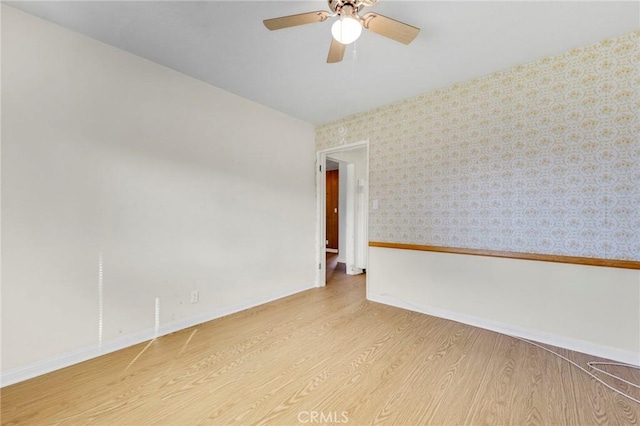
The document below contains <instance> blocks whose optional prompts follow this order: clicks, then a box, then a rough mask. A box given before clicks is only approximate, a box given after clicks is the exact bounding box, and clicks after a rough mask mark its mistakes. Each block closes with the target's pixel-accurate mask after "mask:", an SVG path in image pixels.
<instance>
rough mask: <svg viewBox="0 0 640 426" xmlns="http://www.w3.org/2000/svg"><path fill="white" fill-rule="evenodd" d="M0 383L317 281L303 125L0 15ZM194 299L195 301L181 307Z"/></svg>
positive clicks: (308, 146)
mask: <svg viewBox="0 0 640 426" xmlns="http://www.w3.org/2000/svg"><path fill="white" fill-rule="evenodd" d="M2 107H3V108H2V125H3V126H2V151H3V155H2V183H3V187H2V189H3V191H2V231H3V233H2V248H3V253H2V255H3V258H2V266H3V269H2V343H3V347H2V373H3V384H5V385H6V384H7V383H9V382H11V381H16V380H20V379H24V378H26V377H27V376H29V375H35V374H39V373H42V372H44V371H47V370H50V369H53V368H58V367H60V366H62V365H64V364H68V363H71V362H76V361H78V360H80V359H82V358H83V357H84V358H86V357H88V356H93V355H97V354H98V353H99V352H100V350H97V349H96V348H97V347H98V346H97V345H98V343H99V338H100V335H99V327H98V320H99V313H100V311H99V304H98V303H99V302H98V300H99V292H98V261H99V256H100V254H102V259H103V268H104V273H103V288H104V291H103V330H102V351H104V350H112V349H116V348H118V347H121V346H123V345H125V344H131V343H136V342H137V341H140V340H144V339H147V338H149V337H151V335H152V334H153V330H154V327H155V322H154V315H155V310H154V309H155V300H156V297H158V298H159V299H160V307H161V308H160V317H159V319H160V332H161V333H162V332H167V331H171V330H173V329H176V328H180V327H183V326H185V325H189V324H192V323H197V322H198V321H203V320H205V319H208V318H213V317H216V316H218V315H220V314H222V313H227V312H232V311H234V310H238V309H241V308H244V307H247V306H251V305H255V304H259V303H262V302H265V301H267V300H270V299H273V298H277V297H281V296H283V295H286V294H290V293H292V292H296V291H300V290H301V289H305V288H309V287H312V286H313V285H314V273H315V262H314V253H315V247H314V241H315V216H314V215H315V193H314V168H313V163H314V158H315V157H314V129H313V126H312V125H310V124H308V123H304V122H301V121H299V120H296V119H293V118H291V117H288V116H285V115H283V114H281V113H279V112H276V111H273V110H270V109H268V108H266V107H263V106H261V105H258V104H255V103H252V102H250V101H248V100H245V99H242V98H239V97H238V96H235V95H232V94H230V93H228V92H225V91H223V90H220V89H218V88H215V87H212V86H209V85H207V84H204V83H202V82H200V81H197V80H194V79H192V78H189V77H186V76H184V75H182V74H179V73H177V72H174V71H172V70H169V69H167V68H164V67H161V66H159V65H156V64H154V63H151V62H149V61H146V60H143V59H141V58H138V57H135V56H133V55H130V54H127V53H125V52H122V51H120V50H117V49H115V48H112V47H110V46H107V45H104V44H101V43H99V42H96V41H94V40H91V39H88V38H86V37H84V36H81V35H79V34H76V33H73V32H71V31H68V30H66V29H63V28H61V27H58V26H56V25H53V24H51V23H48V22H45V21H43V20H40V19H38V18H35V17H33V16H30V15H27V14H24V13H22V12H19V11H17V10H15V9H12V8H10V7H6V6H2ZM192 289H198V290H199V292H200V302H199V303H197V304H191V303H189V297H190V293H191V290H192Z"/></svg>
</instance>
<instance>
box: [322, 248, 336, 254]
mask: <svg viewBox="0 0 640 426" xmlns="http://www.w3.org/2000/svg"><path fill="white" fill-rule="evenodd" d="M325 251H326V252H327V253H338V249H332V248H328V249H325Z"/></svg>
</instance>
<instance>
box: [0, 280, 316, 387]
mask: <svg viewBox="0 0 640 426" xmlns="http://www.w3.org/2000/svg"><path fill="white" fill-rule="evenodd" d="M313 287H314V285H313V284H312V283H307V284H303V285H300V286H296V287H289V288H288V289H285V290H284V291H281V292H277V293H275V292H274V293H272V294H269V295H267V296H264V297H261V298H255V299H252V300H249V301H246V302H243V303H238V304H236V305H231V306H226V307H224V308H219V309H215V310H213V311H211V312H207V313H204V314H200V315H195V316H192V317H189V318H184V319H181V320H178V321H176V322H172V323H169V324H164V325H161V326H160V327H159V329H158V337H161V336H164V335H166V334H169V333H175V332H176V331H180V330H184V329H185V328H189V327H193V326H195V325H198V324H202V323H205V322H207V321H211V320H214V319H216V318H220V317H223V316H226V315H231V314H234V313H237V312H240V311H244V310H246V309H250V308H253V307H256V306H259V305H263V304H265V303H269V302H272V301H274V300H277V299H282V298H283V297H287V296H291V295H293V294H296V293H300V292H302V291H305V290H308V289H310V288H313ZM155 332H156V330H155V328H149V329H147V330H142V331H139V332H136V333H131V334H128V335H126V336H122V337H118V338H116V339H113V340H111V341H107V342H103V343H102V346H101V347H100V346H99V344H98V343H96V344H95V345H92V346H88V347H84V348H80V349H78V350H75V351H72V352H67V353H65V354H62V355H58V356H55V357H52V358H49V359H46V360H42V361H38V362H34V363H31V364H28V365H25V366H22V367H17V368H13V369H11V370H7V371H3V372H1V373H0V387H4V386H9V385H12V384H14V383H18V382H22V381H24V380H28V379H31V378H33V377H37V376H40V375H42V374H46V373H50V372H52V371H55V370H59V369H61V368H65V367H68V366H70V365H74V364H78V363H80V362H83V361H87V360H90V359H92V358H96V357H99V356H101V355H105V354H108V353H110V352H115V351H118V350H121V349H124V348H127V347H129V346H133V345H137V344H139V343H143V342H146V341H149V340H151V339H153V338H154V336H155Z"/></svg>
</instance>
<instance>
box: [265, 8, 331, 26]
mask: <svg viewBox="0 0 640 426" xmlns="http://www.w3.org/2000/svg"><path fill="white" fill-rule="evenodd" d="M329 16H330V14H329V13H328V12H324V11H319V12H308V13H300V14H298V15H289V16H281V17H279V18H273V19H265V20H264V21H262V22H264V26H265V27H267V28H269V29H270V30H271V31H273V30H280V29H282V28H289V27H295V26H298V25H304V24H313V23H316V22H324V21H326V20H327V18H328V17H329Z"/></svg>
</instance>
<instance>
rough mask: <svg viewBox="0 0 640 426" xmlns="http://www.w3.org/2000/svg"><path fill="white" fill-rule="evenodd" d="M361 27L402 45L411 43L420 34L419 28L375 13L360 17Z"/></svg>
mask: <svg viewBox="0 0 640 426" xmlns="http://www.w3.org/2000/svg"><path fill="white" fill-rule="evenodd" d="M362 26H363V27H365V28H366V29H368V30H371V31H373V32H374V33H377V34H380V35H383V36H385V37H388V38H390V39H392V40H395V41H399V42H400V43H404V44H409V43H411V42H412V41H413V39H414V38H416V36H417V35H418V33H419V32H420V28H416V27H414V26H411V25H409V24H405V23H403V22H400V21H396V20H395V19H391V18H387V17H386V16H383V15H380V14H378V13H375V12H369V13H365V14H364V15H362Z"/></svg>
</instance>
